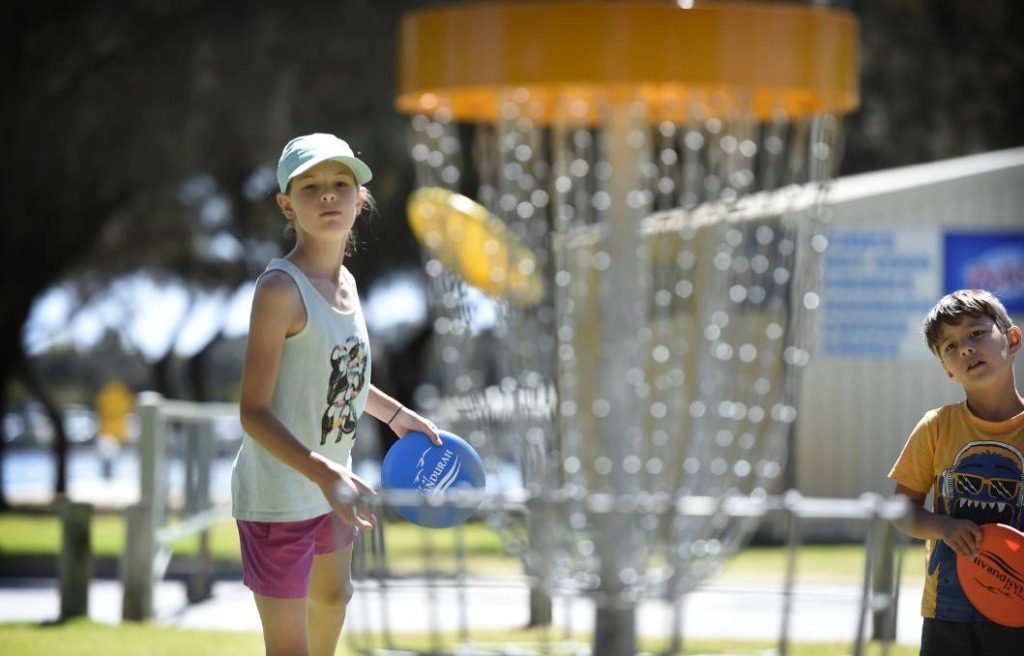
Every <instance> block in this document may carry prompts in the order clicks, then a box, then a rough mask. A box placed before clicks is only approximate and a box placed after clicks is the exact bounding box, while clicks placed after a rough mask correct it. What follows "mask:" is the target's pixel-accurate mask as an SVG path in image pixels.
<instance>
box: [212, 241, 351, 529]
mask: <svg viewBox="0 0 1024 656" xmlns="http://www.w3.org/2000/svg"><path fill="white" fill-rule="evenodd" d="M267 271H284V272H285V273H287V274H288V275H289V276H291V277H292V279H293V280H294V281H295V285H296V286H297V287H298V289H299V293H300V294H301V295H302V303H303V305H304V306H305V307H306V325H305V327H304V328H303V329H302V330H301V331H299V332H298V333H296V334H294V335H292V336H291V337H289V338H287V339H286V340H285V343H284V352H283V354H282V355H281V366H280V370H279V371H278V374H277V384H276V386H275V387H274V395H273V398H272V399H271V401H270V410H271V412H272V413H273V414H274V416H275V417H277V419H278V420H279V421H280V422H281V423H282V424H284V426H285V427H286V428H287V429H288V430H289V431H291V433H292V435H294V436H295V437H296V438H298V440H299V441H300V442H302V443H303V444H304V445H305V446H306V447H308V448H309V449H311V450H313V451H317V452H319V453H322V454H323V455H324V456H326V457H328V458H330V459H331V460H333V461H335V462H337V463H340V464H342V465H345V466H346V467H350V466H351V461H352V457H351V454H352V444H353V442H354V441H355V430H356V420H357V419H359V416H360V415H361V414H362V413H363V409H364V408H365V407H366V399H367V396H369V393H370V341H369V337H368V335H367V332H366V322H365V321H364V320H363V312H362V308H361V307H360V305H359V295H358V292H356V284H355V280H354V279H353V278H352V274H350V273H349V272H348V269H344V268H343V269H342V271H343V275H344V276H345V281H346V282H347V283H348V284H349V286H350V288H351V289H352V290H353V292H356V293H354V294H353V296H354V297H355V308H354V309H353V310H352V311H351V312H342V311H340V310H338V309H336V308H334V307H333V306H331V305H330V304H329V303H328V302H327V300H326V299H325V298H324V297H323V296H321V295H320V293H319V292H318V291H317V290H316V288H315V287H313V284H312V283H311V282H310V281H309V279H308V278H306V275H305V274H304V273H302V271H301V270H300V269H299V268H298V267H297V266H295V265H294V264H292V263H291V262H289V261H288V260H284V259H274V260H271V261H270V264H269V265H267V269H266V271H264V274H265V273H266V272H267ZM231 497H232V514H233V515H234V516H235V517H236V518H238V519H243V520H248V521H259V522H290V521H299V520H303V519H310V518H312V517H316V516H318V515H322V514H324V513H326V512H330V510H331V506H330V504H329V503H328V502H327V499H326V497H324V494H323V492H321V491H320V488H319V487H317V485H316V484H315V483H313V482H312V481H311V480H309V479H308V478H306V477H305V476H303V475H302V474H300V473H299V472H298V471H296V470H295V469H293V468H291V467H289V466H288V465H286V464H284V462H282V461H281V460H279V459H278V458H277V457H276V456H274V455H271V454H270V452H268V451H267V450H266V449H264V448H263V447H262V446H260V444H259V443H258V442H257V441H256V440H254V439H253V438H252V437H251V436H249V435H248V434H245V435H243V437H242V446H241V448H240V449H239V450H238V455H237V456H236V457H235V463H234V466H233V468H232V471H231Z"/></svg>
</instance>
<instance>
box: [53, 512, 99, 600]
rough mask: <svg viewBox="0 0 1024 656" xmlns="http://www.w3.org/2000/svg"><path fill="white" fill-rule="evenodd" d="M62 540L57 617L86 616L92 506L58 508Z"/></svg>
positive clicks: (90, 563) (90, 564) (89, 575)
mask: <svg viewBox="0 0 1024 656" xmlns="http://www.w3.org/2000/svg"><path fill="white" fill-rule="evenodd" d="M60 516H61V520H62V521H61V523H62V525H63V528H62V532H63V540H62V544H61V549H60V561H59V564H58V572H59V577H60V619H61V620H66V619H70V618H72V617H82V616H88V615H89V582H90V580H91V579H92V545H91V544H90V542H91V539H90V535H91V522H92V506H91V505H90V504H88V503H72V502H65V503H64V504H62V505H61V509H60Z"/></svg>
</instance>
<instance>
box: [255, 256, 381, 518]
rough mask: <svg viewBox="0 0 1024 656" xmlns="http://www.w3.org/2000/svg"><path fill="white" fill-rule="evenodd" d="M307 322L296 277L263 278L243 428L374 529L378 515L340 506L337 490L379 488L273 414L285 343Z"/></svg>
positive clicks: (343, 512) (342, 512)
mask: <svg viewBox="0 0 1024 656" xmlns="http://www.w3.org/2000/svg"><path fill="white" fill-rule="evenodd" d="M305 321H306V316H305V308H304V307H303V305H302V298H301V296H300V295H299V292H298V289H297V288H296V287H295V283H294V282H292V279H291V277H290V276H288V275H287V274H285V273H280V272H270V273H268V274H266V275H264V276H263V277H262V278H260V281H259V283H258V284H257V285H256V293H255V295H254V296H253V302H252V313H251V315H250V318H249V341H248V344H247V346H246V351H245V362H244V365H243V368H242V390H241V400H240V402H239V412H240V415H241V420H242V427H243V428H244V429H245V432H246V433H248V434H249V435H250V436H251V437H252V438H253V439H254V440H256V441H257V442H258V443H259V444H260V446H262V447H263V448H265V449H266V450H267V451H269V452H270V453H271V454H273V455H274V456H275V457H276V458H278V459H280V460H281V461H282V462H284V463H285V464H286V465H288V466H289V467H292V468H293V469H295V470H297V471H298V472H299V473H301V474H302V475H303V476H305V477H306V478H308V479H310V480H311V481H313V482H314V483H316V484H317V486H319V487H320V489H321V490H322V491H323V493H324V496H326V497H327V498H328V499H329V500H331V503H332V504H333V505H334V506H335V508H336V510H337V512H338V514H339V516H341V518H342V519H343V520H345V521H346V522H348V523H350V524H354V525H356V526H359V527H361V528H372V527H373V523H374V521H375V520H374V517H373V515H372V514H371V513H370V512H369V511H368V510H366V509H365V508H361V507H354V506H350V505H344V504H341V505H339V504H337V503H336V502H335V489H336V488H337V486H338V485H342V486H345V487H347V488H349V489H351V490H352V491H353V492H356V493H359V492H369V493H372V492H373V489H372V488H371V487H370V486H369V485H367V484H366V483H365V482H364V481H363V480H362V479H360V478H359V477H358V476H356V475H355V474H353V473H352V472H351V471H349V470H348V469H347V468H346V467H343V466H341V465H340V464H338V463H336V462H334V461H332V460H330V459H328V458H326V457H324V456H323V455H321V454H319V453H317V452H315V451H312V450H311V449H309V448H307V447H306V446H304V445H303V444H302V442H300V441H299V440H298V439H297V438H296V437H295V436H294V435H292V434H291V432H289V430H288V429H287V428H285V426H284V425H283V424H282V423H281V422H280V421H278V419H277V417H275V416H274V414H273V413H272V412H271V411H270V399H271V397H272V396H273V394H274V387H275V385H276V384H277V374H278V370H279V369H280V366H281V355H282V353H283V352H284V340H285V338H286V337H288V336H289V335H292V334H295V333H296V332H298V330H300V329H301V328H302V326H303V325H304V324H305Z"/></svg>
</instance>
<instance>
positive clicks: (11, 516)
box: [0, 512, 924, 656]
mask: <svg viewBox="0 0 1024 656" xmlns="http://www.w3.org/2000/svg"><path fill="white" fill-rule="evenodd" d="M461 533H462V538H463V540H464V545H465V546H464V548H465V552H466V557H467V562H468V567H469V570H470V573H472V574H488V575H496V574H497V575H500V574H517V573H521V571H522V569H521V566H520V564H519V561H518V559H517V558H515V557H512V556H508V555H506V554H505V553H504V550H503V547H502V542H501V538H500V536H499V535H497V534H496V533H495V532H494V531H493V530H491V529H490V528H488V527H487V526H486V525H485V524H482V523H470V524H467V525H465V528H464V530H463V531H461ZM458 534H459V531H456V530H448V531H429V532H428V531H424V530H422V529H420V528H418V527H416V526H413V525H411V524H407V523H393V524H388V526H387V532H386V542H387V553H388V566H389V568H390V569H391V571H393V572H398V573H401V572H403V571H405V572H416V571H421V570H422V568H423V567H424V561H423V558H422V555H421V552H422V549H423V547H424V545H425V543H428V544H429V545H430V547H431V549H432V550H433V552H434V553H435V557H434V559H433V560H431V565H432V568H433V569H435V570H439V571H441V572H444V571H453V570H454V569H455V564H456V562H455V558H454V556H453V555H452V554H453V551H454V545H455V542H456V539H457V537H458ZM124 541H125V530H124V523H123V521H122V518H121V516H120V515H119V514H114V513H99V514H97V515H95V516H94V518H93V524H92V546H93V552H94V554H95V555H96V556H98V557H117V556H119V555H120V554H121V552H122V550H123V547H124ZM211 546H212V549H213V552H214V555H215V557H217V558H219V559H222V560H225V561H234V562H237V560H238V536H237V533H236V531H235V527H234V524H233V523H230V522H227V523H223V524H219V525H216V526H214V527H213V529H212V531H211ZM195 548H196V539H194V538H193V539H186V540H182V541H181V542H180V543H178V544H176V545H175V551H176V553H178V554H181V555H188V554H190V553H194V551H195ZM59 549H60V524H59V520H58V518H57V517H56V516H54V515H47V514H29V513H14V512H10V513H0V559H2V558H6V557H11V556H18V555H35V556H43V557H49V556H52V557H56V554H57V553H58V551H59ZM923 560H924V559H923V554H922V551H921V547H920V546H914V547H909V548H907V549H906V550H905V558H904V580H905V581H907V580H913V579H914V578H915V577H916V578H917V580H920V578H921V577H923ZM785 563H786V554H785V550H784V549H783V548H781V547H766V546H754V547H749V548H747V549H745V550H743V551H742V552H741V553H740V554H739V555H737V556H735V557H733V558H731V559H730V560H729V561H728V562H727V563H726V565H725V566H724V567H723V569H722V571H721V572H719V573H718V574H717V575H716V579H717V580H723V581H728V580H730V579H732V580H751V579H754V580H781V577H782V575H783V572H784V570H785ZM863 568H864V552H863V548H862V547H861V546H859V545H805V546H803V547H802V548H801V549H800V552H799V557H798V560H797V574H798V577H799V578H800V580H801V581H859V580H860V578H861V576H862V575H863ZM351 637H353V638H359V637H358V636H351ZM378 638H379V636H372V637H371V636H367V637H366V640H371V639H378ZM472 638H473V640H474V642H477V643H480V644H482V645H483V644H491V645H498V644H516V645H523V646H528V645H529V644H530V643H534V644H536V643H537V642H542V641H544V640H547V639H551V640H553V641H555V643H556V644H555V646H553V647H551V648H550V649H549V650H548V651H544V652H543V653H545V654H549V655H550V656H563V655H564V656H569V654H573V653H575V652H573V651H572V649H571V646H567V647H566V648H565V649H559V648H557V644H558V641H562V640H564V636H563V635H562V634H561V633H557V634H555V635H553V636H548V634H547V633H546V632H544V631H538V630H533V631H528V630H521V631H489V632H473V634H472ZM395 639H396V641H397V644H395V645H391V646H392V647H398V648H402V649H406V650H411V651H414V650H423V651H426V650H428V649H429V648H430V647H431V646H433V645H435V644H437V643H435V642H433V641H432V638H431V636H426V635H406V634H402V635H396V636H395ZM576 640H577V641H578V642H579V643H582V644H589V638H588V637H587V636H580V637H578V638H576ZM453 642H454V638H453V637H452V636H446V637H445V636H442V638H441V643H440V644H442V645H452V644H453ZM356 644H358V645H359V646H361V647H362V646H366V643H365V641H361V640H357V642H356ZM378 646H382V645H378ZM642 647H643V648H644V649H645V650H649V651H654V650H659V649H664V648H665V644H664V642H663V641H644V644H643V645H642ZM773 647H774V645H773V644H771V643H751V642H738V641H706V640H702V641H696V640H695V641H693V642H687V643H686V645H685V654H723V655H724V654H732V655H737V654H751V655H754V654H756V655H757V656H764V655H765V654H768V653H772V652H771V650H772V649H773ZM262 651H263V647H262V639H261V637H260V635H259V634H258V633H254V632H227V631H206V630H185V629H178V628H173V627H166V626H158V625H154V624H125V625H121V626H108V625H103V624H96V623H92V622H89V621H84V620H82V621H73V622H68V623H63V624H52V623H47V624H26V623H9V624H0V654H18V655H20V656H22V655H23V656H50V655H51V654H61V655H69V656H77V655H81V656H93V655H95V656H99V655H100V654H102V655H104V656H121V655H124V656H127V655H129V654H131V655H135V654H147V655H151V656H163V655H165V654H166V655H168V656H170V655H171V654H174V655H177V654H190V655H194V656H205V655H209V656H234V655H235V654H239V655H241V654H258V653H262ZM338 653H339V654H345V655H349V654H351V655H354V654H356V653H359V652H357V651H355V650H354V649H352V648H351V647H349V646H347V645H343V647H342V649H340V650H339V652H338ZM850 653H851V649H850V645H848V644H835V643H834V644H809V643H801V644H794V645H791V650H790V654H792V655H793V656H836V655H840V654H843V655H845V654H850ZM882 653H883V652H882V651H881V649H880V648H879V647H878V646H877V645H874V646H872V647H871V648H870V649H869V650H868V651H867V654H868V655H869V656H875V655H879V654H882ZM889 653H890V654H892V655H893V656H909V655H910V654H916V653H917V648H916V647H906V646H896V647H893V648H892V649H891V651H890V652H889Z"/></svg>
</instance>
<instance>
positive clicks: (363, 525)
mask: <svg viewBox="0 0 1024 656" xmlns="http://www.w3.org/2000/svg"><path fill="white" fill-rule="evenodd" d="M331 464H332V465H333V466H331V467H330V475H329V476H328V477H327V478H326V480H325V482H323V483H321V484H320V489H321V490H322V491H323V493H324V496H326V497H327V500H328V501H330V502H331V506H332V507H333V508H334V512H335V513H337V515H338V517H340V518H341V519H342V521H344V522H347V523H349V524H352V525H353V526H355V527H356V528H359V529H367V530H369V529H372V528H373V527H374V525H375V524H376V523H377V518H376V517H375V516H374V514H373V513H372V512H370V509H369V508H367V506H366V502H365V501H363V500H362V499H359V498H356V499H352V500H349V499H346V498H345V497H343V496H342V494H344V493H346V492H351V493H352V494H357V495H367V494H371V495H372V494H375V492H374V491H373V488H372V487H370V485H369V484H368V483H367V482H366V481H364V480H363V479H361V478H359V477H358V476H356V475H355V474H354V473H352V471H351V470H349V469H348V468H347V467H342V466H341V465H338V464H336V463H331Z"/></svg>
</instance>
